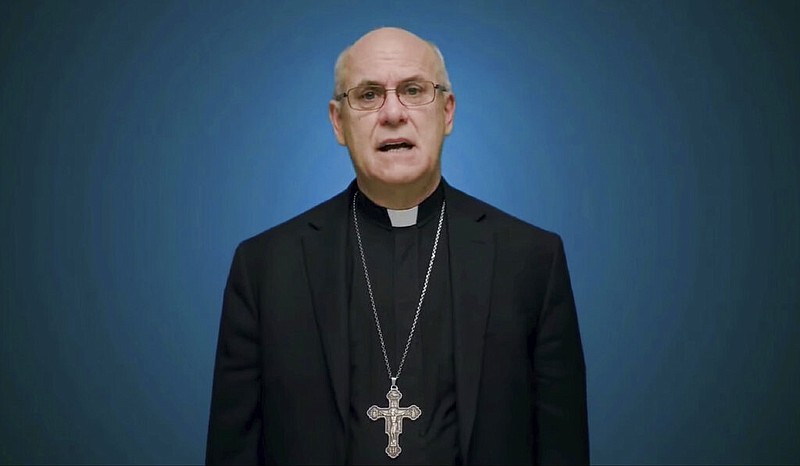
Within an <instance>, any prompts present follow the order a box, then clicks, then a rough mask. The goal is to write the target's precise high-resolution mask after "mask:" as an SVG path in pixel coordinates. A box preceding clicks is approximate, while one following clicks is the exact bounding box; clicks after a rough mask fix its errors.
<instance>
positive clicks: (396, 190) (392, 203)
mask: <svg viewBox="0 0 800 466" xmlns="http://www.w3.org/2000/svg"><path fill="white" fill-rule="evenodd" d="M441 180H442V176H441V174H437V175H436V176H433V177H431V178H430V179H425V180H421V181H420V182H417V183H413V184H410V185H385V184H376V185H373V184H370V183H368V182H362V180H361V179H356V182H357V183H358V189H359V190H361V192H362V193H364V195H366V196H367V197H368V198H369V199H370V200H371V201H372V202H374V203H375V204H377V205H379V206H381V207H385V208H387V209H392V210H405V209H410V208H412V207H415V206H418V205H419V204H421V203H422V201H424V200H425V199H427V198H428V196H430V195H431V193H433V192H434V191H436V188H438V187H439V183H441Z"/></svg>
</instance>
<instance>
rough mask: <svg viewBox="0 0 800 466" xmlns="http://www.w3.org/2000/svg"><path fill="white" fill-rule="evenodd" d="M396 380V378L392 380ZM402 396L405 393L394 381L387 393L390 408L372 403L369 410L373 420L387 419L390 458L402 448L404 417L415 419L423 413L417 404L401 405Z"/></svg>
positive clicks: (387, 448)
mask: <svg viewBox="0 0 800 466" xmlns="http://www.w3.org/2000/svg"><path fill="white" fill-rule="evenodd" d="M392 382H394V380H392ZM400 398H403V394H402V393H400V390H398V389H397V385H395V384H394V383H392V386H391V388H389V393H387V394H386V399H387V400H389V407H388V408H379V407H377V406H375V405H372V406H371V407H370V408H369V409H368V410H367V416H369V418H370V419H372V420H373V421H377V420H378V419H379V418H384V419H385V421H386V427H385V430H386V435H388V436H389V445H388V446H387V447H386V454H387V455H389V458H392V459H394V458H397V456H398V455H399V454H400V451H402V449H401V448H400V434H402V433H403V418H408V419H411V420H412V421H415V420H416V419H417V418H418V417H420V416H421V415H422V411H421V410H420V409H419V408H418V407H417V405H411V406H409V407H406V408H401V407H400Z"/></svg>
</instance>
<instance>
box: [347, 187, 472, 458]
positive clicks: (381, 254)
mask: <svg viewBox="0 0 800 466" xmlns="http://www.w3.org/2000/svg"><path fill="white" fill-rule="evenodd" d="M442 199H443V189H442V187H441V186H440V188H439V189H438V190H436V191H435V192H434V193H433V194H432V195H431V196H429V197H428V198H427V199H426V200H425V201H423V203H422V204H421V205H420V206H419V210H418V216H417V224H416V225H413V226H408V227H401V228H393V227H392V226H391V224H390V220H389V217H388V215H387V213H386V209H384V208H382V207H379V206H377V205H375V204H374V203H372V202H371V201H370V200H369V199H368V198H367V197H366V196H364V195H363V194H362V193H359V194H358V197H357V209H358V212H359V213H358V217H359V226H360V231H361V237H362V241H363V246H364V254H365V257H366V260H367V267H368V271H369V274H370V282H371V284H372V291H373V295H374V297H375V304H376V309H377V311H378V316H379V318H380V322H381V327H382V330H383V336H384V341H385V344H386V350H387V354H388V357H389V362H390V364H391V368H392V372H393V375H394V374H395V373H396V371H397V369H398V366H399V364H400V360H401V358H402V355H403V351H404V348H405V345H406V341H407V339H408V335H409V331H410V329H411V325H412V322H413V319H414V314H415V312H416V309H417V304H418V302H419V297H420V292H421V290H422V286H423V284H424V281H425V274H426V272H427V267H428V263H429V261H430V255H431V251H432V249H433V244H434V239H435V236H436V229H437V227H438V220H439V214H440V209H441V205H442ZM349 245H350V250H351V258H352V259H351V264H353V265H354V266H353V267H351V268H350V271H351V288H350V289H351V293H350V301H349V327H350V332H349V334H350V376H351V383H350V409H349V417H350V422H349V425H350V432H349V442H348V443H349V451H348V457H347V460H348V463H350V464H457V462H458V461H459V459H458V428H457V418H456V409H455V375H454V366H453V326H452V299H451V293H450V280H449V276H450V269H449V254H448V247H447V229H446V222H444V223H443V226H442V233H441V235H440V240H439V245H438V248H437V255H436V260H435V262H434V267H433V269H432V272H431V277H430V280H429V284H428V289H427V292H426V296H425V300H424V303H423V307H422V311H421V312H420V317H419V320H418V323H417V327H416V330H415V334H414V338H413V340H412V342H411V346H410V347H409V351H408V356H407V358H406V361H405V365H404V366H403V371H402V373H401V375H400V378H399V379H398V380H397V385H398V388H399V389H400V391H401V392H402V393H403V399H402V400H400V406H410V405H412V404H416V405H417V406H418V407H419V408H420V409H421V410H422V416H421V417H420V418H419V419H417V420H415V421H411V420H410V419H406V420H404V421H403V434H402V435H401V436H400V446H401V448H402V452H401V454H400V456H399V457H398V458H396V459H394V460H392V459H391V458H389V457H388V456H387V455H386V453H385V451H384V449H385V448H386V445H387V441H388V438H387V436H386V433H385V430H384V428H385V421H383V420H382V419H379V420H377V421H371V420H370V419H369V418H368V417H367V414H366V412H367V409H368V408H369V407H370V406H372V405H377V406H380V407H385V406H387V405H388V401H387V400H386V392H387V391H388V390H389V385H390V380H389V376H388V373H387V370H386V364H385V362H384V359H383V353H382V351H381V346H380V341H379V339H378V334H377V330H376V325H375V319H374V316H373V312H372V307H371V304H370V300H369V295H368V290H367V286H366V280H365V278H364V271H363V267H362V264H361V257H360V254H359V250H358V244H357V241H356V238H355V230H354V229H353V228H351V229H350V241H349Z"/></svg>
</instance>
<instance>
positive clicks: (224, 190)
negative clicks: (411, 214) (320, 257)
mask: <svg viewBox="0 0 800 466" xmlns="http://www.w3.org/2000/svg"><path fill="white" fill-rule="evenodd" d="M799 22H800V2H794V1H792V2H785V3H780V2H738V1H719V2H711V1H705V2H688V1H678V2H649V1H630V2H578V3H576V2H548V3H529V2H502V3H500V2H498V3H494V4H493V3H491V2H486V3H475V2H453V3H442V2H433V3H430V2H422V3H419V2H417V3H413V2H369V3H366V2H363V3H362V2H330V3H329V4H324V5H323V4H307V3H303V2H222V1H219V2H204V1H191V2H150V1H112V2H107V1H104V2H82V1H75V2H66V1H64V2H62V1H52V2H45V3H41V2H34V1H19V2H8V1H3V2H2V3H0V107H1V108H2V110H1V112H2V113H0V154H2V157H1V158H0V193H1V194H2V197H1V198H0V202H1V204H0V209H2V210H1V211H0V225H1V226H0V242H1V243H0V244H1V246H0V278H2V281H1V282H0V286H2V288H0V306H2V314H1V315H0V323H1V324H2V327H1V329H2V330H1V331H2V334H0V358H1V359H0V364H2V365H1V366H0V368H1V372H0V374H2V381H0V390H1V391H0V425H1V426H2V427H1V428H0V461H2V462H10V463H17V462H24V463H31V462H47V463H50V462H69V463H106V462H114V463H185V462H190V463H197V462H201V461H202V460H203V455H204V448H205V433H206V427H207V420H208V405H209V398H210V388H211V372H212V366H213V356H214V346H215V343H216V336H217V328H218V322H219V313H220V305H221V295H222V289H223V286H224V282H225V278H226V276H227V272H228V267H229V264H230V260H231V257H232V253H233V250H234V247H235V246H236V244H237V243H238V242H239V241H240V240H242V239H244V238H246V237H248V236H251V235H253V234H256V233H258V232H260V231H262V230H264V229H266V228H268V227H271V226H273V225H276V224H277V223H280V222H282V221H283V220H286V219H288V218H289V217H291V216H294V215H295V214H297V213H299V212H301V211H303V210H305V209H306V208H308V207H311V206H312V205H314V204H316V203H318V202H320V201H323V200H325V199H327V198H328V197H330V196H332V195H334V194H335V193H337V192H339V191H340V190H342V189H344V188H345V186H346V185H347V183H348V182H349V181H350V180H351V178H352V176H353V173H352V168H351V166H350V163H349V159H348V156H347V153H346V150H345V149H344V148H342V147H339V146H338V145H337V144H336V142H335V140H334V137H333V134H332V131H331V129H330V126H329V122H328V119H327V102H328V99H329V97H330V94H331V92H332V86H333V82H332V80H333V78H332V69H333V64H334V60H335V58H336V56H337V54H338V53H339V51H340V50H341V49H342V48H344V47H345V46H346V45H348V44H349V43H351V42H353V41H354V40H355V39H356V38H357V37H358V36H360V35H361V34H362V33H364V32H366V31H367V30H369V29H371V28H374V27H378V26H382V25H398V26H402V27H406V28H408V29H410V30H412V31H414V32H416V33H418V34H419V35H421V36H422V37H425V38H428V39H430V40H432V41H434V42H435V43H437V44H438V45H439V46H440V47H441V49H442V51H443V52H444V54H445V57H446V60H447V64H448V69H449V72H450V76H451V79H452V81H453V85H454V88H455V94H456V97H457V103H458V107H457V112H456V124H455V129H454V132H453V134H452V136H451V137H449V138H448V140H447V141H446V143H445V149H444V155H443V158H444V173H445V176H446V177H447V178H448V180H449V181H450V182H451V183H452V184H454V185H455V186H457V187H460V188H462V189H464V190H466V191H468V192H470V193H471V194H473V195H476V196H478V197H480V198H483V199H485V200H487V201H489V202H491V203H493V204H495V205H497V206H498V207H500V208H502V209H504V210H506V211H508V212H510V213H512V214H514V215H516V216H519V217H521V218H523V219H525V220H527V221H529V222H532V223H535V224H537V225H540V226H542V227H544V228H547V229H550V230H554V231H556V232H559V233H560V234H561V235H562V236H563V238H564V241H565V244H566V249H567V255H568V259H569V264H570V270H571V274H572V280H573V286H574V290H575V298H576V301H577V304H578V308H579V318H580V325H581V330H582V335H583V341H584V347H585V353H586V360H587V366H588V389H589V410H590V412H589V414H590V429H591V442H592V445H591V449H592V457H593V460H594V461H596V462H599V463H608V462H612V463H688V462H692V463H707V462H708V463H719V462H740V463H747V462H795V463H796V462H798V461H800V441H798V439H799V438H800V396H798V393H800V344H799V342H800V293H799V292H798V289H799V288H800V286H799V284H800V222H799V220H798V219H800V189H799V188H798V184H799V182H800V168H799V164H798V159H799V158H800V150H798V148H799V147H800V145H799V144H798V143H799V142H800V137H798V130H799V129H800V121H798V119H799V118H798V106H799V105H800V60H798V56H800V54H798V44H800V32H799V31H800V28H798V27H797V24H798V23H799Z"/></svg>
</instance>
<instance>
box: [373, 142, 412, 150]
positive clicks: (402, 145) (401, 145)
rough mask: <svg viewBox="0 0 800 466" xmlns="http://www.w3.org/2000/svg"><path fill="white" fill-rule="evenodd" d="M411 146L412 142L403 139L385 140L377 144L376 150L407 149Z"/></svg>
mask: <svg viewBox="0 0 800 466" xmlns="http://www.w3.org/2000/svg"><path fill="white" fill-rule="evenodd" d="M413 147H414V144H411V143H410V142H408V141H405V140H400V141H386V142H382V143H381V144H380V145H378V150H379V151H381V152H398V151H402V150H409V149H411V148H413Z"/></svg>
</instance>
